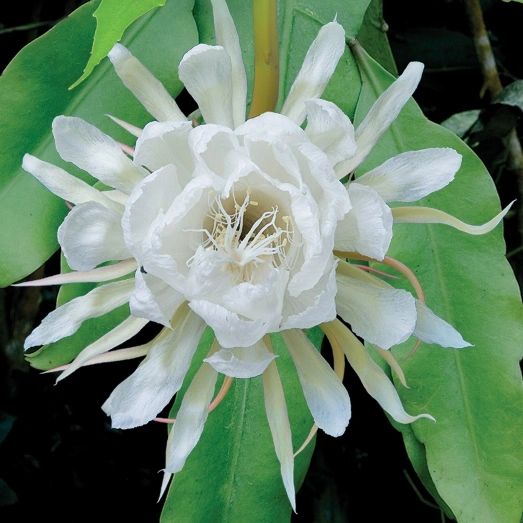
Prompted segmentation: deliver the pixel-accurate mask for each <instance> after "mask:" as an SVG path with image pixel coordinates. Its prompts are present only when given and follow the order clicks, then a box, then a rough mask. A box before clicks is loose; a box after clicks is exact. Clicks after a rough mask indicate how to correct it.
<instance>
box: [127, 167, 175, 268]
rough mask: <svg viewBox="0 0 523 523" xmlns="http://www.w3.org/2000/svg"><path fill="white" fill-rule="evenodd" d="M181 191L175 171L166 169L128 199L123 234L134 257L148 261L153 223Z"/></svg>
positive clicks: (144, 181) (138, 187) (140, 186)
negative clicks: (149, 234) (149, 236)
mask: <svg viewBox="0 0 523 523" xmlns="http://www.w3.org/2000/svg"><path fill="white" fill-rule="evenodd" d="M180 191H181V187H180V184H179V182H178V179H177V176H176V169H175V168H174V167H173V166H172V165H166V166H165V167H162V168H161V169H158V170H157V171H155V172H154V173H152V174H150V175H149V176H147V177H146V178H145V179H144V180H143V181H142V182H141V183H140V184H138V185H137V186H136V187H135V189H134V191H133V192H132V193H131V195H130V196H129V199H128V200H127V203H126V205H125V211H124V213H123V216H122V233H123V237H124V240H125V243H126V245H127V247H128V248H129V250H130V251H131V252H132V253H133V255H134V257H135V258H136V259H137V260H139V261H140V262H141V263H142V264H143V263H144V260H145V258H146V257H147V250H148V247H149V244H148V240H149V238H148V233H149V230H150V228H151V225H152V223H153V221H154V220H155V219H156V218H157V217H158V215H159V214H162V213H165V212H166V211H167V209H168V208H169V207H170V206H171V204H172V203H173V201H174V199H175V198H176V196H177V195H178V194H179V193H180Z"/></svg>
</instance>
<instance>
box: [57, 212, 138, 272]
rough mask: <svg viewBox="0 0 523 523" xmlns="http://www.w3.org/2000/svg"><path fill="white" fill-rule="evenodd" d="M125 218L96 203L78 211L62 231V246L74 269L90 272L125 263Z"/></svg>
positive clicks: (126, 255)
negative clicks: (108, 263)
mask: <svg viewBox="0 0 523 523" xmlns="http://www.w3.org/2000/svg"><path fill="white" fill-rule="evenodd" d="M120 220H121V216H120V215H119V214H118V213H116V212H115V211H112V210H110V209H107V207H104V206H103V205H100V204H99V203H95V202H88V203H82V204H81V205H77V206H76V207H74V208H73V209H72V210H71V211H70V212H69V214H68V215H67V216H66V218H65V220H64V222H63V223H62V225H60V227H59V228H58V242H59V243H60V245H61V247H62V250H63V252H64V255H65V257H66V258H67V262H68V264H69V266H70V267H71V269H74V270H77V271H88V270H90V269H93V268H94V267H96V266H97V265H100V263H103V262H106V261H110V260H125V259H126V258H129V257H130V252H129V250H128V249H127V246H126V245H125V243H124V241H123V234H122V226H121V224H120Z"/></svg>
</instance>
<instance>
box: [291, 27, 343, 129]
mask: <svg viewBox="0 0 523 523" xmlns="http://www.w3.org/2000/svg"><path fill="white" fill-rule="evenodd" d="M344 49H345V31H344V29H343V27H342V26H341V25H340V24H338V23H337V22H330V23H328V24H325V25H324V26H323V27H322V28H321V29H320V31H319V32H318V36H316V38H315V39H314V41H313V42H312V44H311V46H310V47H309V50H308V51H307V54H306V56H305V60H304V61H303V64H302V66H301V69H300V71H299V73H298V75H297V76H296V79H295V80H294V83H293V84H292V87H291V89H290V91H289V94H288V95H287V99H286V100H285V103H284V104H283V107H282V110H281V113H282V114H284V115H285V116H287V117H289V118H290V119H291V120H294V121H295V122H296V123H297V124H298V125H301V124H302V123H303V120H304V119H305V111H306V109H305V102H306V101H307V100H309V99H310V98H319V97H320V96H321V95H322V93H323V91H324V90H325V87H326V86H327V83H328V82H329V80H330V78H331V76H332V75H333V74H334V70H335V69H336V66H337V65H338V62H339V60H340V58H341V55H342V54H343V51H344Z"/></svg>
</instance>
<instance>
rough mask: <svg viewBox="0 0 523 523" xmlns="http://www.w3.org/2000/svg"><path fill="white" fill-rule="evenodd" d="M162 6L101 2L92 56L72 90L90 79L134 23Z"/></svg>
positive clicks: (155, 0) (145, 1)
mask: <svg viewBox="0 0 523 523" xmlns="http://www.w3.org/2000/svg"><path fill="white" fill-rule="evenodd" d="M162 5H165V0H127V1H126V2H125V3H123V2H121V1H120V0H101V1H100V5H99V6H98V9H96V11H95V12H94V13H93V16H94V17H95V18H96V31H95V33H94V40H93V47H92V49H91V56H90V57H89V61H88V62H87V65H86V66H85V69H84V72H83V73H82V76H80V78H78V80H76V82H75V83H74V84H73V85H72V86H71V89H74V88H75V87H76V86H78V85H79V84H80V83H81V82H83V81H84V80H85V79H86V78H88V77H89V75H90V74H91V73H92V72H93V71H94V68H95V67H96V66H97V65H98V64H99V63H100V62H101V61H102V60H103V59H104V58H105V57H106V56H107V53H108V52H109V51H110V50H111V48H112V47H113V45H114V44H115V43H116V42H119V41H120V39H121V38H122V36H123V34H124V32H125V30H126V29H127V28H128V27H129V26H130V25H131V24H132V23H133V22H135V21H136V20H138V18H140V17H141V16H143V15H144V14H146V13H148V12H149V11H151V9H154V8H155V7H159V6H162Z"/></svg>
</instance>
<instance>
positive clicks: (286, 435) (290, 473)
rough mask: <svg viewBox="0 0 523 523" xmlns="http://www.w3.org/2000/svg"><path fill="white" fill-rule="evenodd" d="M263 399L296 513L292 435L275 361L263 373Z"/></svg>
mask: <svg viewBox="0 0 523 523" xmlns="http://www.w3.org/2000/svg"><path fill="white" fill-rule="evenodd" d="M263 397H264V399H265V411H266V413H267V421H268V422H269V427H270V429H271V434H272V441H273V443H274V450H275V451H276V456H277V457H278V460H279V462H280V470H281V477H282V480H283V485H284V487H285V492H287V497H288V498H289V501H290V503H291V506H292V509H293V510H294V511H295V512H296V492H295V488H294V453H293V450H292V433H291V426H290V423H289V415H288V414H287V404H286V402H285V395H284V393H283V387H282V384H281V380H280V375H279V373H278V368H277V367H276V362H275V361H273V362H271V364H270V365H269V366H268V367H267V369H266V370H265V372H264V373H263Z"/></svg>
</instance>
